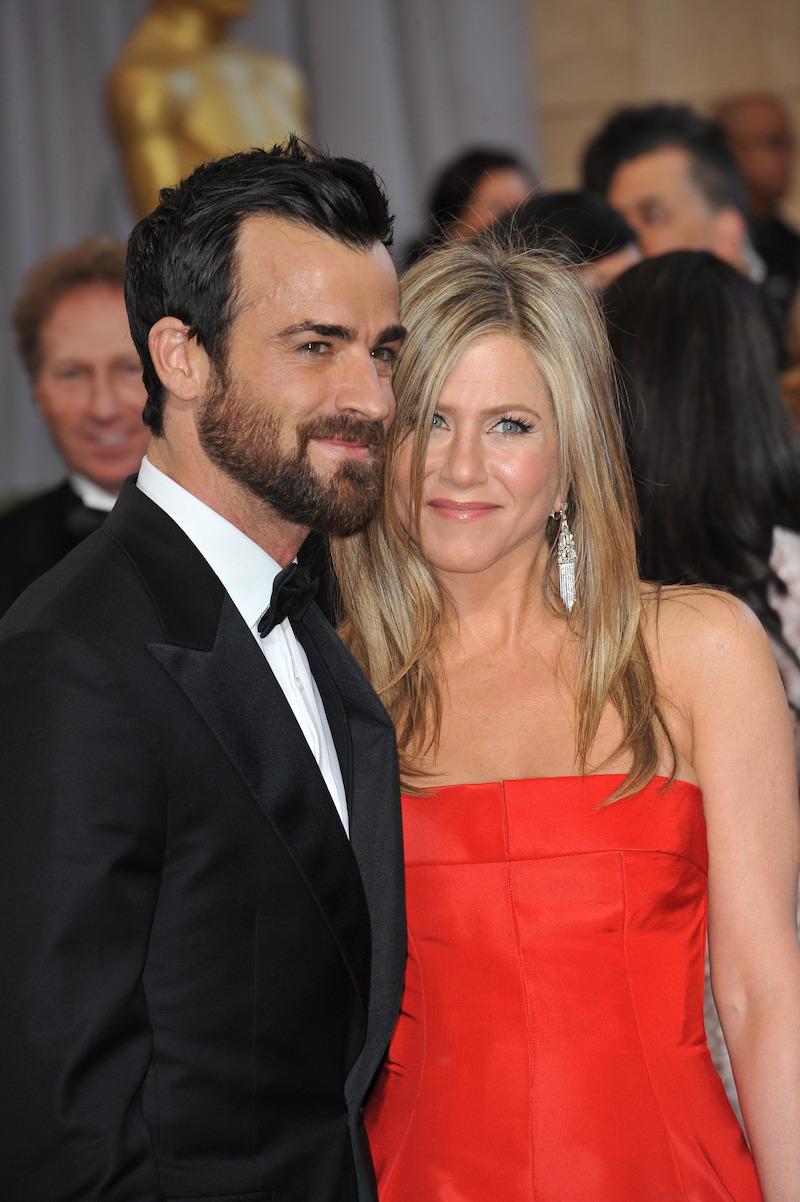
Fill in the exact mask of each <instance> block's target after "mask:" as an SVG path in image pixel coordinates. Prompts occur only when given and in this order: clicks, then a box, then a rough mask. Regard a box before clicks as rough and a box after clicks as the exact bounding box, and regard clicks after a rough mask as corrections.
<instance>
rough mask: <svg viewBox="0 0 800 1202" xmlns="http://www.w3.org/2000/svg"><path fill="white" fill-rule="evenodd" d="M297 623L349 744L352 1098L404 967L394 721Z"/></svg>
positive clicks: (388, 1023) (315, 616)
mask: <svg viewBox="0 0 800 1202" xmlns="http://www.w3.org/2000/svg"><path fill="white" fill-rule="evenodd" d="M301 625H302V626H303V627H304V628H305V632H306V638H307V640H310V641H313V643H315V644H316V652H317V654H318V655H319V656H320V658H322V659H323V660H324V662H325V665H326V670H327V672H328V673H329V674H330V677H331V678H332V680H333V681H335V688H336V691H337V693H338V695H339V697H340V698H341V703H342V706H343V709H344V713H345V715H346V720H347V727H348V731H349V734H350V738H351V740H352V748H353V755H352V798H351V818H350V843H351V846H352V849H353V852H354V853H355V856H356V859H357V860H358V866H359V869H360V872H361V880H362V882H363V886H364V892H365V893H366V897H367V902H368V905H369V912H370V919H371V927H372V967H371V987H370V1009H369V1025H368V1029H367V1036H366V1040H365V1043H364V1049H363V1051H362V1053H361V1056H360V1057H359V1059H358V1060H357V1062H356V1064H355V1065H354V1066H353V1069H352V1070H351V1073H350V1076H349V1078H348V1081H347V1095H348V1098H349V1099H350V1100H351V1102H352V1103H353V1104H355V1105H358V1104H359V1102H360V1100H361V1099H362V1098H363V1097H364V1094H365V1093H366V1090H367V1088H368V1086H369V1083H370V1081H371V1080H372V1077H373V1076H374V1074H375V1071H376V1070H377V1067H378V1064H379V1063H380V1060H381V1057H382V1056H383V1053H384V1051H385V1049H386V1044H387V1043H388V1040H389V1036H390V1034H391V1031H392V1027H393V1026H394V1022H395V1019H396V1018H397V1012H398V1008H399V1004H400V995H401V990H402V983H403V972H404V968H405V954H406V938H405V907H404V903H403V896H404V889H403V853H402V829H401V817H400V789H399V774H398V768H397V755H396V751H395V739H394V728H393V726H392V722H391V719H390V718H389V715H388V714H387V713H386V710H385V709H384V707H383V705H382V704H381V702H380V701H379V700H378V698H377V696H376V695H375V692H374V690H373V689H372V688H371V687H370V685H369V683H368V682H367V680H366V678H365V676H364V674H363V672H362V671H361V669H360V668H359V666H358V664H357V663H356V661H355V659H354V658H353V656H352V655H351V654H350V652H349V651H348V650H347V648H346V647H345V646H344V644H343V643H342V641H341V639H339V638H338V636H337V635H336V634H335V633H334V631H333V630H332V628H331V626H330V624H329V622H328V621H327V620H326V619H325V618H324V617H323V616H322V614H321V613H320V612H319V611H318V610H317V609H316V607H315V606H313V605H312V606H311V608H310V609H309V610H308V612H307V613H306V616H305V618H304V619H303V621H302V623H301ZM304 645H306V644H305V643H304ZM326 705H327V703H326Z"/></svg>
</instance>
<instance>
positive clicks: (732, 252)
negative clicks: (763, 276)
mask: <svg viewBox="0 0 800 1202" xmlns="http://www.w3.org/2000/svg"><path fill="white" fill-rule="evenodd" d="M746 232H747V222H746V221H745V219H744V217H743V216H742V214H741V213H740V212H739V210H738V209H734V208H725V209H720V210H719V211H718V212H717V213H715V214H714V245H713V246H711V247H709V249H710V250H712V251H713V252H714V254H715V255H718V256H719V258H720V259H724V260H725V262H726V263H730V264H731V266H732V267H735V268H736V269H737V270H738V271H741V272H743V273H744V274H746V273H747V258H746V255H745V252H744V239H745V234H746Z"/></svg>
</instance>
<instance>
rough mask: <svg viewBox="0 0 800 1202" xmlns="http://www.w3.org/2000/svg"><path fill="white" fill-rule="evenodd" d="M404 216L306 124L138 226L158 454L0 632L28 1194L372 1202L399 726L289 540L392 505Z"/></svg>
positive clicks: (393, 978) (388, 999) (10, 928)
mask: <svg viewBox="0 0 800 1202" xmlns="http://www.w3.org/2000/svg"><path fill="white" fill-rule="evenodd" d="M390 226H391V222H390V218H389V216H388V213H387V209H386V202H385V198H384V196H383V194H382V192H381V190H380V188H379V186H378V184H377V183H376V181H375V178H374V176H373V174H372V172H371V171H370V170H369V168H367V167H365V166H364V165H363V164H360V163H355V162H352V161H350V160H347V159H334V158H328V157H325V156H317V155H314V154H313V153H312V152H310V151H308V150H307V149H306V148H303V147H302V146H301V145H300V144H298V143H297V142H296V141H295V140H290V142H289V144H288V146H287V147H285V148H275V149H274V150H273V151H271V152H269V153H268V152H266V151H262V150H254V151H251V152H248V153H244V154H237V155H233V156H230V157H229V158H226V159H222V160H219V161H218V162H215V163H208V164H206V165H204V166H201V167H199V168H197V169H196V171H194V172H193V173H192V175H191V176H189V177H188V178H187V179H186V180H184V181H183V182H182V183H181V184H180V185H178V186H177V187H176V188H173V189H168V190H165V191H164V192H162V198H161V201H160V203H159V205H158V206H157V208H156V209H155V210H154V211H153V213H151V214H150V216H149V217H146V218H145V219H144V220H143V221H142V222H140V224H139V225H138V226H137V228H136V229H135V230H134V232H133V234H132V236H131V240H130V244H129V249H128V267H127V289H126V292H127V301H128V312H129V315H130V319H131V328H132V331H133V336H134V341H135V343H136V346H137V349H138V351H139V354H140V356H141V358H142V363H143V369H144V379H145V384H146V387H147V394H148V399H147V405H146V407H145V421H146V422H147V424H148V426H149V428H150V430H151V431H152V436H153V437H152V441H151V444H150V450H149V451H148V456H147V457H146V458H145V460H144V461H143V463H142V467H141V471H140V473H139V476H138V482H137V481H135V480H128V481H127V482H126V484H125V486H124V487H123V490H122V492H121V494H120V497H119V500H118V502H117V505H116V507H115V509H114V511H113V512H112V514H111V515H110V516H109V518H108V519H107V521H106V522H105V524H104V525H103V527H102V528H101V529H100V530H99V531H97V532H96V533H95V534H92V535H91V536H90V537H89V538H88V539H86V540H85V541H84V543H82V544H81V546H80V547H78V548H77V549H76V550H75V551H74V552H72V553H71V554H70V555H68V556H67V557H66V559H64V560H62V562H61V563H60V564H58V565H57V566H56V567H55V568H54V569H53V570H52V571H51V572H49V573H48V574H47V575H46V576H44V577H42V578H41V579H40V580H38V581H37V582H36V583H35V584H34V585H33V586H32V587H31V588H30V589H29V590H28V592H27V593H26V595H25V597H23V598H21V599H20V601H19V602H18V603H17V605H15V606H14V608H13V609H12V611H11V612H10V613H9V614H7V615H6V617H5V619H4V620H3V622H2V623H0V712H1V713H2V721H0V799H1V804H0V846H2V848H3V873H2V874H0V882H1V883H0V908H1V912H2V922H0V946H1V947H2V954H1V955H0V963H1V964H2V978H1V979H0V1063H2V1065H3V1071H2V1074H0V1082H1V1084H0V1097H2V1101H3V1106H2V1112H0V1165H2V1187H1V1188H0V1193H2V1196H3V1198H4V1200H5V1202H22V1200H23V1199H24V1200H25V1202H32V1200H33V1199H36V1202H56V1200H57V1199H58V1200H59V1202H63V1200H64V1199H66V1198H73V1199H76V1200H77V1199H81V1200H82V1202H83V1200H88V1199H92V1200H93V1202H95V1200H97V1202H99V1200H103V1202H112V1200H115V1199H119V1200H121V1199H125V1200H126V1202H128V1200H133V1199H135V1200H136V1202H157V1200H158V1202H161V1200H164V1199H200V1198H212V1197H213V1198H215V1199H218V1200H222V1199H226V1200H228V1202H233V1200H234V1199H237V1200H242V1199H247V1200H248V1202H301V1200H302V1202H310V1200H311V1199H314V1200H315V1202H367V1200H368V1199H370V1200H374V1198H375V1192H374V1177H373V1174H372V1168H371V1162H370V1158H369V1150H368V1147H367V1144H366V1140H365V1138H364V1136H363V1128H362V1125H361V1120H360V1107H361V1104H362V1101H363V1098H364V1095H365V1093H366V1091H367V1088H368V1086H369V1084H370V1081H371V1079H372V1077H373V1074H374V1073H375V1070H376V1068H377V1066H378V1064H379V1062H380V1060H381V1057H382V1054H383V1051H384V1049H385V1047H386V1044H387V1042H388V1038H389V1034H390V1032H391V1029H392V1025H393V1023H394V1020H395V1017H396V1013H397V1009H398V1006H399V999H400V990H401V984H402V975H403V965H404V955H405V948H404V930H405V926H404V914H403V903H402V853H401V833H400V816H399V798H398V783H397V764H396V755H395V749H394V736H393V731H392V728H391V724H390V722H389V719H388V716H387V714H386V712H385V710H384V709H383V707H382V706H381V704H380V702H379V701H378V699H377V697H376V696H375V694H374V693H373V692H372V690H371V688H370V686H369V685H368V683H367V681H366V679H365V678H364V676H363V675H362V673H361V672H360V670H359V668H358V667H357V666H356V663H355V661H354V660H353V659H352V657H351V656H350V654H349V653H348V652H347V650H346V649H345V647H344V646H343V644H342V643H341V642H340V641H339V640H338V638H337V636H336V635H335V634H334V632H333V630H332V628H331V627H330V625H329V624H328V623H327V621H326V620H325V619H324V618H323V617H322V615H321V614H320V613H319V612H318V610H317V608H316V606H315V605H314V604H313V602H312V601H311V595H310V594H311V589H310V587H309V581H308V578H307V577H306V575H305V573H304V571H303V570H302V569H299V568H298V567H297V565H296V564H294V563H293V561H294V558H295V555H296V553H297V551H298V549H299V547H300V545H301V543H302V541H303V540H304V538H305V537H306V534H307V533H308V531H309V530H310V529H315V530H320V531H322V532H327V533H330V532H339V533H343V534H344V533H347V532H349V531H353V530H355V529H356V528H358V527H359V526H360V525H361V524H363V522H364V521H365V520H366V518H367V517H368V515H369V514H370V513H371V512H372V510H373V508H374V506H375V505H376V504H377V501H378V497H379V494H380V490H381V475H382V460H383V455H384V440H385V431H386V428H387V426H388V424H389V422H390V421H391V419H392V416H393V411H394V399H393V394H392V379H391V376H392V363H393V360H394V357H395V354H396V352H397V350H398V347H399V344H400V341H401V339H402V335H403V330H402V328H401V327H400V326H399V325H398V318H397V284H396V277H395V273H394V269H393V266H392V263H391V260H390V258H389V255H388V252H387V249H386V248H387V245H388V243H389V239H390Z"/></svg>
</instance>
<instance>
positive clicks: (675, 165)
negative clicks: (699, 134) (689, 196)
mask: <svg viewBox="0 0 800 1202" xmlns="http://www.w3.org/2000/svg"><path fill="white" fill-rule="evenodd" d="M693 166H694V160H693V158H692V156H691V154H690V153H689V151H688V150H686V148H685V147H683V146H659V147H657V148H656V149H655V150H650V151H648V152H647V153H646V154H642V155H637V157H636V158H632V159H626V160H624V162H622V163H620V165H619V167H618V168H617V170H616V172H615V173H614V177H613V179H612V181H611V188H610V189H609V191H610V192H611V193H612V194H613V193H614V192H619V191H620V190H622V191H624V192H625V193H626V194H631V195H629V197H628V199H629V202H630V203H638V202H640V201H642V200H648V199H655V198H657V197H658V195H659V194H661V195H664V194H665V193H666V192H677V191H680V192H692V193H693V194H694V195H695V196H696V197H697V199H698V201H700V202H702V201H703V199H704V198H703V193H702V191H701V189H700V187H699V185H698V182H697V180H696V179H695V178H694V174H693Z"/></svg>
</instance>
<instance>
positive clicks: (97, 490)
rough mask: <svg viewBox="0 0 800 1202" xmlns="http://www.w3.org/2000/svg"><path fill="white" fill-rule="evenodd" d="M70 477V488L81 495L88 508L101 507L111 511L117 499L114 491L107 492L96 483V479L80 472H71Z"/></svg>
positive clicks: (104, 510) (105, 510) (105, 511)
mask: <svg viewBox="0 0 800 1202" xmlns="http://www.w3.org/2000/svg"><path fill="white" fill-rule="evenodd" d="M68 479H69V484H70V488H71V489H72V491H73V492H74V493H75V494H76V495H77V496H79V497H80V499H81V500H82V501H83V503H84V505H85V506H86V508H87V509H100V510H102V511H103V513H111V510H112V509H113V508H114V506H115V504H116V501H117V498H116V497H115V496H114V494H113V493H110V492H106V490H105V489H104V488H101V487H100V485H99V484H95V482H94V480H90V479H89V477H88V476H82V475H81V473H80V472H70V473H69V476H68Z"/></svg>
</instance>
